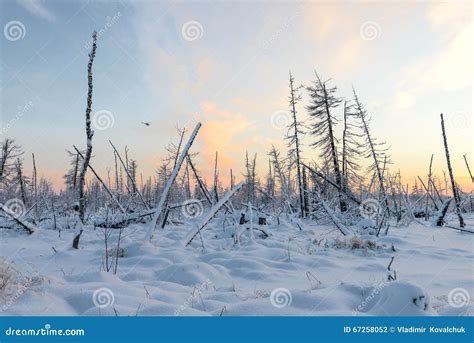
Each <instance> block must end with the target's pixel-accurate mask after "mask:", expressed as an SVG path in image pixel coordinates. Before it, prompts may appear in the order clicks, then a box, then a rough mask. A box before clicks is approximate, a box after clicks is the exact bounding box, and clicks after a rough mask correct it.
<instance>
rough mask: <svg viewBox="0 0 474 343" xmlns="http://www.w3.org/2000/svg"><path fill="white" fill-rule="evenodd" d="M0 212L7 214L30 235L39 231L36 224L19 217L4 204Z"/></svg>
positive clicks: (0, 206)
mask: <svg viewBox="0 0 474 343" xmlns="http://www.w3.org/2000/svg"><path fill="white" fill-rule="evenodd" d="M0 212H2V213H4V214H6V215H7V216H8V217H10V218H11V219H13V220H14V221H15V222H16V223H17V224H19V225H20V226H21V228H22V229H24V230H25V231H26V232H28V234H30V235H31V234H32V233H33V232H35V231H36V230H37V229H38V228H37V227H36V226H35V225H34V224H32V223H30V222H28V221H26V220H25V219H23V218H21V217H20V216H19V215H17V214H16V213H15V212H13V211H12V210H10V209H9V208H8V207H7V206H5V205H4V204H0Z"/></svg>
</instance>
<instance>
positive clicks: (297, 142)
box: [290, 72, 305, 218]
mask: <svg viewBox="0 0 474 343" xmlns="http://www.w3.org/2000/svg"><path fill="white" fill-rule="evenodd" d="M294 81H295V80H294V78H293V75H291V72H290V106H291V116H292V121H293V123H292V125H291V126H290V129H293V135H292V136H290V138H291V141H292V142H293V143H294V152H295V155H296V177H297V179H298V195H299V199H300V214H301V217H302V218H303V217H304V216H305V206H304V197H303V193H304V192H303V182H302V176H301V158H300V153H301V152H300V137H299V133H300V130H299V127H298V126H299V125H298V124H299V123H298V121H297V119H296V103H297V102H298V101H299V100H300V99H301V97H299V96H296V89H295V87H294ZM290 143H291V142H290Z"/></svg>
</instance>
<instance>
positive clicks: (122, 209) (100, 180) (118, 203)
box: [73, 145, 126, 213]
mask: <svg viewBox="0 0 474 343" xmlns="http://www.w3.org/2000/svg"><path fill="white" fill-rule="evenodd" d="M73 147H74V149H76V151H77V153H78V154H79V155H80V156H81V158H83V156H82V154H81V153H80V152H79V150H78V149H77V148H76V146H74V145H73ZM87 166H88V167H89V169H90V170H91V172H92V173H93V174H94V176H95V177H96V178H97V180H99V182H100V183H101V185H102V186H103V187H104V189H105V190H106V192H107V194H109V196H110V197H111V198H112V200H113V201H114V202H115V203H116V204H117V206H118V208H119V209H120V211H121V212H122V213H125V212H126V211H125V209H124V208H123V206H122V205H121V204H120V202H119V201H118V200H117V199H116V198H115V196H114V194H113V193H112V192H111V191H110V189H109V188H108V187H107V185H106V184H105V182H104V181H102V179H101V178H100V176H99V175H98V174H97V172H96V171H95V170H94V168H93V167H92V166H91V164H90V163H89V164H88V165H87Z"/></svg>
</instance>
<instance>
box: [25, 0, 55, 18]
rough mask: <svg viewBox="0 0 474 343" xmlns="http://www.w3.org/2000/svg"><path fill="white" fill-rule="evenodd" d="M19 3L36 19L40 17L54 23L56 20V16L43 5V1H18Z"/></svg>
mask: <svg viewBox="0 0 474 343" xmlns="http://www.w3.org/2000/svg"><path fill="white" fill-rule="evenodd" d="M17 3H18V4H19V5H20V6H21V7H23V8H24V9H26V10H27V11H28V12H30V13H31V14H33V15H34V16H36V17H39V18H41V19H45V20H48V21H54V20H56V16H55V15H54V13H53V12H51V11H50V10H49V9H47V8H46V7H45V6H44V5H43V1H40V0H17Z"/></svg>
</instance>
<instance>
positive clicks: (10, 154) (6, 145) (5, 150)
mask: <svg viewBox="0 0 474 343" xmlns="http://www.w3.org/2000/svg"><path fill="white" fill-rule="evenodd" d="M22 154H23V152H22V150H21V148H20V146H19V145H17V144H16V143H15V141H14V140H13V139H9V138H5V140H4V141H3V142H2V143H1V147H0V183H5V182H6V181H7V179H8V177H9V176H10V175H11V173H14V170H15V163H16V159H17V158H18V157H20V156H21V155H22Z"/></svg>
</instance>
